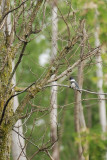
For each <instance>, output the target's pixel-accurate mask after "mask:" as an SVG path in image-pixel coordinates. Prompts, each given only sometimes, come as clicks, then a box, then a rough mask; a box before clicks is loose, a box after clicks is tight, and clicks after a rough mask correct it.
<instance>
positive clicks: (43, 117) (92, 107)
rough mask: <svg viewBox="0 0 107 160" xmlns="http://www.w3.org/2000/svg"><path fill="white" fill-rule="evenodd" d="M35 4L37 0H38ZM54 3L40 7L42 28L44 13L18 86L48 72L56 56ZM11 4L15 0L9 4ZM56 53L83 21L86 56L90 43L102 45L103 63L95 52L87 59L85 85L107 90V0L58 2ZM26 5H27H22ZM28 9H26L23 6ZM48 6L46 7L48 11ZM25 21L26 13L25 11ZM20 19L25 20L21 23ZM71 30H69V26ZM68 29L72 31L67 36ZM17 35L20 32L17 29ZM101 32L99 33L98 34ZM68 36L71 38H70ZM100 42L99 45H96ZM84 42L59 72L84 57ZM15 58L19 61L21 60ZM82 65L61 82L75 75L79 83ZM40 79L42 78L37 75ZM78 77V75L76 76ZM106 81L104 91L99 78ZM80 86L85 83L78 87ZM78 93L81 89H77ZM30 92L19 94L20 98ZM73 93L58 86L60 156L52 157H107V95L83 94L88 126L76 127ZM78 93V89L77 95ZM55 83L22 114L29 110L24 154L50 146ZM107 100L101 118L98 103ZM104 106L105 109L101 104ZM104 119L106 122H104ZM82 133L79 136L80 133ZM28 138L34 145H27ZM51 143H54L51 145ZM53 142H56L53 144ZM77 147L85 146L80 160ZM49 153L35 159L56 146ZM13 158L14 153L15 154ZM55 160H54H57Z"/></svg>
mask: <svg viewBox="0 0 107 160" xmlns="http://www.w3.org/2000/svg"><path fill="white" fill-rule="evenodd" d="M35 2H36V1H35ZM52 3H53V2H51V1H49V0H48V1H47V2H46V3H45V6H43V5H42V6H41V8H40V9H39V11H38V13H37V16H36V19H35V21H34V25H35V24H36V28H37V29H38V30H39V29H40V26H42V23H43V14H44V12H45V18H44V24H43V27H42V30H41V31H40V32H39V33H37V34H34V35H31V37H30V39H32V40H31V41H30V42H29V43H28V45H27V47H26V49H25V52H24V56H23V60H22V61H21V63H20V65H19V67H18V69H17V71H16V80H17V86H18V87H19V88H22V87H27V86H29V85H30V84H31V83H33V82H35V81H36V80H38V81H39V80H40V79H41V75H42V74H45V73H44V70H46V69H47V68H48V67H49V65H50V61H51V57H52V45H53V44H52V36H53V35H54V34H52V32H53V31H52V27H53V26H52V9H53V7H52ZM11 4H12V2H11ZM55 5H56V6H55V7H57V13H56V14H57V22H56V23H57V39H56V40H57V41H56V43H57V54H59V53H60V51H61V50H62V49H63V48H64V46H66V44H68V43H69V38H70V39H72V38H73V37H74V36H75V35H76V34H77V32H78V31H79V29H80V28H79V24H80V23H81V22H82V21H84V24H85V30H86V34H87V35H88V39H87V42H86V43H87V45H86V48H84V51H83V52H84V54H86V53H87V50H88V47H89V48H91V49H93V48H95V47H98V46H101V49H100V53H101V57H100V58H101V59H100V60H101V61H97V56H93V57H91V58H90V59H88V60H86V61H87V62H86V64H85V65H84V67H83V73H81V76H82V77H83V85H82V88H83V89H85V90H88V91H93V92H97V93H98V92H100V93H102V92H104V93H107V1H106V0H90V1H88V0H78V1H76V0H57V1H56V3H55ZM24 7H25V6H24ZM25 8H26V7H25ZM44 10H45V11H44ZM23 16H25V18H24V20H26V12H25V14H24V15H23ZM20 23H22V19H21V20H20V21H19V24H20ZM68 28H69V29H68ZM69 30H70V35H69V33H68V32H69ZM16 32H17V33H19V32H21V30H20V29H19V30H18V28H17V30H16ZM96 35H97V36H96ZM69 36H70V37H69ZM97 42H98V43H97ZM81 48H82V47H81V45H80V42H77V44H76V45H75V46H74V48H73V49H72V51H70V52H69V54H68V55H67V57H65V58H64V59H63V60H62V61H61V64H60V65H61V66H60V69H59V70H58V72H57V73H56V74H60V73H62V72H63V71H64V70H66V69H67V68H68V67H69V66H72V65H73V64H74V63H75V62H76V61H77V60H78V59H79V57H80V52H81ZM17 59H18V58H17V56H16V60H15V61H16V62H17ZM97 63H99V64H100V68H101V67H102V76H100V75H99V76H98V74H99V73H98V66H97ZM78 75H79V72H78V67H75V69H74V70H73V72H72V73H71V74H70V73H69V74H68V75H67V76H65V77H63V78H61V79H59V80H58V81H57V83H58V84H62V85H68V86H69V85H70V84H69V82H68V81H67V80H68V79H69V76H73V77H74V78H75V79H76V80H77V81H78V80H79V79H80V77H81V76H80V77H79V76H78ZM39 78H40V79H39ZM78 78H79V79H78ZM99 80H102V81H103V86H102V89H101V90H99V88H98V81H99ZM80 88H81V87H80ZM77 92H78V91H77ZM25 94H26V93H23V94H21V95H19V96H18V99H19V102H20V101H21V100H22V99H23V97H24V96H25ZM75 94H76V93H75V91H74V90H73V89H71V88H68V87H63V86H62V87H58V88H57V124H56V126H57V137H58V142H55V143H57V144H58V146H57V147H58V148H57V149H58V152H59V153H58V154H59V157H60V158H57V159H54V158H53V159H54V160H59V159H60V160H78V159H80V160H83V159H85V160H88V159H90V160H105V159H106V160H107V140H106V138H107V129H106V128H107V126H103V120H102V119H103V118H104V117H105V118H106V114H107V112H106V107H107V103H106V102H107V101H106V100H107V98H106V95H105V96H103V97H100V95H97V94H91V93H88V92H82V97H81V104H82V107H83V108H82V109H83V114H84V116H83V117H84V118H85V124H86V126H85V129H84V127H83V128H82V129H80V130H79V132H78V129H77V130H76V126H75V125H76V124H75V103H76V102H75V101H76V98H75V97H76V96H75ZM77 94H78V93H77ZM51 96H52V95H51V87H47V88H45V89H43V90H42V91H41V92H39V93H38V94H37V95H36V97H35V98H34V99H32V100H31V101H30V102H29V103H28V104H27V105H26V107H25V109H24V113H25V114H28V113H29V114H28V115H27V116H25V118H22V123H23V134H24V137H25V143H26V155H27V157H28V159H30V157H32V155H33V154H34V153H35V152H36V151H37V150H38V147H40V146H42V145H44V146H45V145H46V146H47V144H48V141H49V140H50V135H51V133H50V132H51V121H50V112H51V109H50V105H51V102H50V101H51ZM101 101H103V102H104V103H105V105H106V106H105V110H104V115H102V117H101V114H100V113H101V112H102V111H101V106H100V105H99V103H100V102H101ZM102 108H104V107H102ZM106 123H107V122H106V119H105V120H104V124H105V125H106ZM78 135H79V136H78ZM26 139H29V140H30V141H32V142H33V143H35V144H36V145H37V146H38V147H37V148H36V147H35V145H33V144H31V143H29V141H27V140H26ZM50 145H51V144H50ZM53 145H54V144H53ZM78 145H81V148H82V150H83V151H82V153H81V154H82V156H83V157H84V158H83V157H82V159H81V158H80V157H81V156H79V158H78V154H79V153H78V152H79V151H78V148H79V147H78ZM47 150H48V151H47V154H46V151H44V150H42V151H40V152H39V153H38V154H35V156H33V157H32V160H48V159H52V156H51V155H52V147H49V148H48V149H47ZM84 150H85V151H84ZM11 159H12V155H11ZM53 159H52V160H53Z"/></svg>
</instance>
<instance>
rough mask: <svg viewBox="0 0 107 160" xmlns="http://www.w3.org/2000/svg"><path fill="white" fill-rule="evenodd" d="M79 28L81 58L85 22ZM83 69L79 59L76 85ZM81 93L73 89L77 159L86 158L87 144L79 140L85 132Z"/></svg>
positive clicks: (79, 83) (84, 36)
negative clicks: (77, 140) (80, 33)
mask: <svg viewBox="0 0 107 160" xmlns="http://www.w3.org/2000/svg"><path fill="white" fill-rule="evenodd" d="M81 30H82V39H81V53H80V57H81V59H82V57H83V55H84V53H85V43H86V30H85V22H84V21H83V22H82V23H81ZM83 69H84V61H81V62H80V63H79V66H78V85H79V87H80V88H82V86H83ZM81 96H82V93H80V92H78V91H75V102H76V103H75V130H76V132H77V133H78V138H79V139H80V142H79V143H78V159H79V160H88V159H89V156H88V144H87V141H86V140H84V142H85V143H84V145H83V142H82V140H81V133H82V132H84V133H87V128H86V123H85V117H84V112H83V107H82V104H81V100H82V98H81ZM85 153H86V154H87V155H86V156H84V155H85Z"/></svg>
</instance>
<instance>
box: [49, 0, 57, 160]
mask: <svg viewBox="0 0 107 160" xmlns="http://www.w3.org/2000/svg"><path fill="white" fill-rule="evenodd" d="M52 3H53V4H52V55H51V62H53V61H54V59H55V57H56V54H57V25H58V24H57V7H56V3H54V2H52ZM52 78H53V79H54V78H55V74H54V75H53V76H52ZM52 85H57V82H56V81H55V82H52ZM50 119H51V140H52V143H54V145H53V147H52V157H53V159H54V160H59V146H58V142H57V138H58V136H57V126H58V122H57V86H53V87H52V88H51V113H50Z"/></svg>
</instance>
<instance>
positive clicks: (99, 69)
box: [94, 9, 107, 132]
mask: <svg viewBox="0 0 107 160" xmlns="http://www.w3.org/2000/svg"><path fill="white" fill-rule="evenodd" d="M97 19H98V10H97V9H96V12H95V20H96V23H95V24H96V26H95V32H94V35H95V46H96V47H98V46H100V40H99V24H98V20H97ZM96 62H97V63H96V66H97V71H96V74H97V78H98V81H97V87H98V92H100V93H103V69H102V58H101V53H100V52H99V55H98V56H97V57H96ZM99 99H100V101H99V114H100V123H101V128H102V131H103V132H106V126H107V124H106V104H105V100H104V99H105V95H99ZM102 99H103V100H102Z"/></svg>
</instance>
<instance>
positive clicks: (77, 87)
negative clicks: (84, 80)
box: [75, 81, 79, 89]
mask: <svg viewBox="0 0 107 160" xmlns="http://www.w3.org/2000/svg"><path fill="white" fill-rule="evenodd" d="M75 85H76V89H79V86H78V83H77V82H76V81H75Z"/></svg>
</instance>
